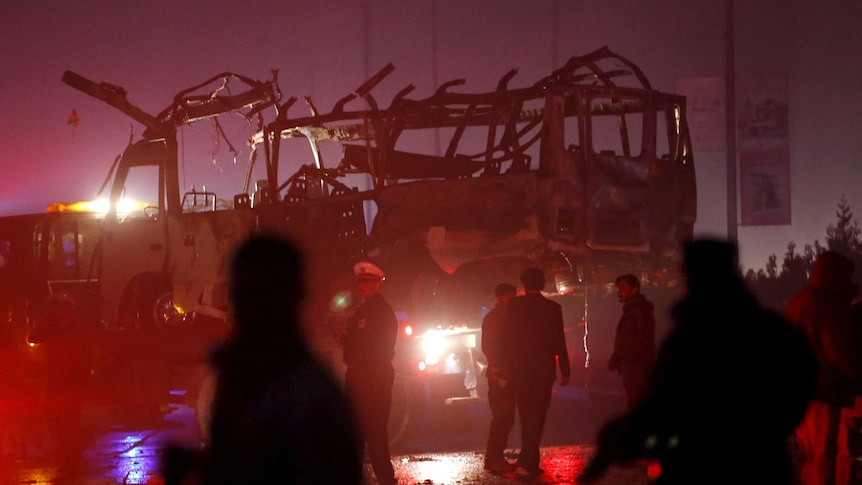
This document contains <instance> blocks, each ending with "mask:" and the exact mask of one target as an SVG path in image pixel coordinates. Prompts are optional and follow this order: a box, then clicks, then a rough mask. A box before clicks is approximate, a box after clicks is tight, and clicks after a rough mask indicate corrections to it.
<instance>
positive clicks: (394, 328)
mask: <svg viewBox="0 0 862 485" xmlns="http://www.w3.org/2000/svg"><path fill="white" fill-rule="evenodd" d="M397 338H398V320H397V319H396V318H395V312H393V311H392V307H391V306H389V303H387V302H386V300H385V299H384V298H383V296H382V295H380V293H377V294H375V295H373V296H372V297H371V298H369V299H368V300H366V301H365V302H364V303H362V304H361V305H360V306H359V308H358V309H357V310H356V313H354V314H353V316H352V317H350V320H348V322H347V331H346V332H345V335H344V364H345V365H347V367H351V368H354V369H363V368H364V369H376V368H379V367H380V366H389V365H391V363H392V359H393V358H394V357H395V341H396V339H397Z"/></svg>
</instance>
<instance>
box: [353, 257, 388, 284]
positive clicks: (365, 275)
mask: <svg viewBox="0 0 862 485" xmlns="http://www.w3.org/2000/svg"><path fill="white" fill-rule="evenodd" d="M353 274H354V275H355V276H356V279H372V280H377V281H383V280H384V279H386V274H385V273H383V270H382V269H380V268H378V267H377V266H376V265H374V264H372V263H369V262H368V261H360V262H358V263H356V265H355V266H354V267H353Z"/></svg>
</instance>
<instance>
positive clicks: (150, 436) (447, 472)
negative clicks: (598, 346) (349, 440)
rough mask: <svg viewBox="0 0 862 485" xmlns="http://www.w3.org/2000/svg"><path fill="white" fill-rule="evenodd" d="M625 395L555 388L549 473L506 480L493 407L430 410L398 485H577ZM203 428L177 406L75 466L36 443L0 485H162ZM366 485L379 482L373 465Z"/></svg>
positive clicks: (408, 444) (403, 454)
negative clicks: (170, 447)
mask: <svg viewBox="0 0 862 485" xmlns="http://www.w3.org/2000/svg"><path fill="white" fill-rule="evenodd" d="M621 406H622V401H621V396H620V395H619V394H618V393H617V392H616V391H615V390H614V391H610V392H608V393H604V392H602V393H599V392H595V391H593V392H588V391H587V389H586V388H584V387H579V386H571V385H570V386H568V387H566V388H558V389H556V393H555V395H554V398H553V399H552V402H551V409H550V411H549V414H548V421H547V425H546V431H545V436H544V439H543V445H545V446H544V447H543V449H542V463H541V466H542V468H543V469H544V470H545V473H544V475H542V476H539V477H526V476H523V475H520V474H518V473H510V474H506V475H502V476H495V475H492V474H490V473H488V472H486V471H485V470H483V468H482V465H483V460H484V453H483V450H484V446H485V438H486V434H487V427H488V423H489V420H490V415H489V413H488V406H487V402H484V401H481V400H479V401H467V402H460V403H456V404H452V405H448V406H447V405H441V406H431V407H429V408H426V409H423V410H421V411H419V412H415V413H414V414H416V415H411V416H410V420H409V421H408V426H407V427H406V429H405V431H404V433H403V434H402V435H401V438H400V439H399V440H398V441H397V442H396V443H394V444H393V446H392V450H391V451H392V455H393V462H394V464H395V468H396V474H397V477H398V479H399V483H403V484H422V485H444V484H507V483H543V484H558V483H559V484H562V483H574V482H575V477H576V476H577V474H578V473H579V471H580V470H581V469H582V468H583V466H585V465H586V461H587V459H588V458H589V456H590V454H591V453H592V450H593V446H592V442H593V438H594V436H595V432H596V431H597V429H598V427H599V426H600V425H601V423H602V422H604V420H606V419H607V418H608V417H610V416H612V415H614V414H616V413H618V412H620V411H621V410H622V407H621ZM519 433H520V430H519V429H518V427H517V424H516V427H515V429H514V430H513V432H512V435H511V436H510V446H512V449H511V450H509V454H510V457H511V458H512V460H514V458H515V455H516V453H517V446H518V445H519V443H520V434H519ZM199 440H200V434H199V430H198V427H197V424H196V421H195V418H194V413H193V412H192V411H191V409H190V408H188V407H186V406H183V405H174V406H173V407H172V412H171V413H169V414H168V415H167V417H166V418H165V419H164V420H163V421H160V422H154V423H149V424H139V425H137V426H120V425H117V426H110V427H103V428H101V429H100V430H99V433H98V435H97V436H96V438H95V439H94V441H93V442H92V443H91V444H90V446H89V447H88V449H87V450H86V452H85V455H84V457H83V459H82V460H81V461H80V462H78V463H76V464H75V466H74V467H73V468H71V469H69V468H62V467H59V466H58V465H57V464H55V463H53V462H52V460H51V458H50V456H49V454H48V453H46V452H44V451H41V450H39V449H38V447H34V446H31V447H30V451H29V452H28V456H26V457H24V458H19V459H17V460H16V459H15V458H14V457H12V456H9V455H8V453H7V454H6V455H4V456H3V458H4V460H3V462H2V463H0V484H10V485H13V484H16V485H17V484H58V485H59V484H72V485H116V484H146V483H158V481H157V480H158V465H159V463H158V461H159V452H160V450H161V449H162V448H163V447H164V445H165V444H166V443H183V444H189V445H194V444H196V443H198V442H199ZM366 469H367V473H366V476H367V477H368V479H367V483H368V484H369V485H373V484H375V483H376V480H375V479H374V478H373V474H372V473H371V471H370V466H368V465H366ZM602 483H603V484H604V483H606V484H616V483H620V484H622V483H626V484H640V483H644V484H645V483H647V482H646V478H645V471H644V469H642V468H641V467H632V468H620V469H615V470H613V472H612V473H611V474H609V475H608V477H607V479H606V480H604V481H603V482H602Z"/></svg>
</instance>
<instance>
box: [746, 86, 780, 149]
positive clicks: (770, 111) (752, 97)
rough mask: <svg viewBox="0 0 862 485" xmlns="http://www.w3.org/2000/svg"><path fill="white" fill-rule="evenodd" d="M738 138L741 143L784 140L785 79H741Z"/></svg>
mask: <svg viewBox="0 0 862 485" xmlns="http://www.w3.org/2000/svg"><path fill="white" fill-rule="evenodd" d="M738 87H739V92H740V93H742V100H741V106H740V112H739V115H738V116H739V136H740V138H741V139H742V140H743V142H744V141H745V140H764V139H773V140H774V139H787V134H788V128H787V77H786V76H784V75H782V74H769V75H761V76H749V77H743V78H742V79H740V80H739V86H738Z"/></svg>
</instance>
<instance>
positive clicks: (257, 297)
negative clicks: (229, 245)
mask: <svg viewBox="0 0 862 485" xmlns="http://www.w3.org/2000/svg"><path fill="white" fill-rule="evenodd" d="M303 278H304V274H303V267H302V257H301V255H300V253H299V251H298V250H297V249H296V247H294V245H293V244H291V243H290V242H288V241H287V240H285V239H282V238H280V237H278V236H274V235H267V234H261V235H254V236H252V237H251V238H249V239H248V240H247V241H245V242H244V243H243V244H242V245H240V246H239V248H237V250H236V252H235V253H234V257H233V264H232V267H231V281H230V289H231V298H232V302H233V305H234V310H235V314H236V325H237V327H239V328H238V330H239V331H240V332H247V333H248V332H252V333H258V332H260V331H267V330H275V329H277V327H279V326H296V322H295V321H294V320H293V317H295V316H296V314H297V312H298V309H299V308H298V307H299V302H300V300H301V299H302V297H303V294H304V288H303Z"/></svg>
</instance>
